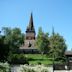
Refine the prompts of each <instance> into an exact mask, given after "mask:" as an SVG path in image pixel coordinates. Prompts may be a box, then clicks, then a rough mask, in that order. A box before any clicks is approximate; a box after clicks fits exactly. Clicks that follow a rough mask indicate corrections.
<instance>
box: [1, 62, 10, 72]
mask: <svg viewBox="0 0 72 72" xmlns="http://www.w3.org/2000/svg"><path fill="white" fill-rule="evenodd" d="M0 72H10V65H9V64H8V63H7V62H6V63H0Z"/></svg>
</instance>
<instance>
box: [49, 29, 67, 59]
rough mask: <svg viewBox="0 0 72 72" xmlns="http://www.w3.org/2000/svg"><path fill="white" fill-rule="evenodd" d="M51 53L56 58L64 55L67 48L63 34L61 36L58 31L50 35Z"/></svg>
mask: <svg viewBox="0 0 72 72" xmlns="http://www.w3.org/2000/svg"><path fill="white" fill-rule="evenodd" d="M50 47H51V48H50V54H51V55H52V56H53V55H54V56H55V58H62V57H64V53H65V51H66V49H67V46H66V43H65V39H64V38H63V36H60V35H59V34H58V33H54V30H53V33H52V35H51V36H50Z"/></svg>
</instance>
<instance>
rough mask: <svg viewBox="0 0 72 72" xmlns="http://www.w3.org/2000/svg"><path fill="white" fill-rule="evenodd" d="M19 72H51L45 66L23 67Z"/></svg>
mask: <svg viewBox="0 0 72 72" xmlns="http://www.w3.org/2000/svg"><path fill="white" fill-rule="evenodd" d="M19 72H49V70H48V68H47V67H45V66H43V65H35V66H29V65H21V66H20V71H19Z"/></svg>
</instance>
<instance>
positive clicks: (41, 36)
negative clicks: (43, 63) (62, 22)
mask: <svg viewBox="0 0 72 72" xmlns="http://www.w3.org/2000/svg"><path fill="white" fill-rule="evenodd" d="M36 46H37V48H39V50H40V51H41V52H42V53H44V52H48V49H49V40H48V33H44V32H43V31H42V28H41V27H40V28H39V31H38V36H37V39H36Z"/></svg>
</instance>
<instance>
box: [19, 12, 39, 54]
mask: <svg viewBox="0 0 72 72" xmlns="http://www.w3.org/2000/svg"><path fill="white" fill-rule="evenodd" d="M25 32H26V33H25V42H24V45H23V46H22V47H20V50H22V51H24V52H28V53H29V52H38V50H37V49H36V48H35V42H36V32H35V28H34V23H33V15H32V13H31V16H30V21H29V24H28V26H27V28H26V31H25Z"/></svg>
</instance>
